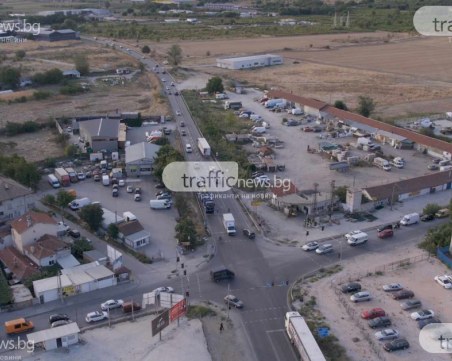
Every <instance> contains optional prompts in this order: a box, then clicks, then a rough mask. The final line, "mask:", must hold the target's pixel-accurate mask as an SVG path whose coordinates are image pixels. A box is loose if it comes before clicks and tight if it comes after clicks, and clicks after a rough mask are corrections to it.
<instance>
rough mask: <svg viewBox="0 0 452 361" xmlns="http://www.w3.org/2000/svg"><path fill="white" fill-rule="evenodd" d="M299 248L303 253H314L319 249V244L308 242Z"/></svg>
mask: <svg viewBox="0 0 452 361" xmlns="http://www.w3.org/2000/svg"><path fill="white" fill-rule="evenodd" d="M301 248H302V249H303V251H315V250H316V249H317V248H319V243H318V242H314V241H312V242H308V243H306V244H304V245H303V247H301Z"/></svg>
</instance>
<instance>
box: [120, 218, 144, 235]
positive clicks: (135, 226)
mask: <svg viewBox="0 0 452 361" xmlns="http://www.w3.org/2000/svg"><path fill="white" fill-rule="evenodd" d="M118 230H119V233H122V234H123V235H124V236H125V237H127V236H130V235H131V234H134V233H138V232H141V231H142V230H144V228H143V226H142V225H141V223H140V222H139V221H138V220H133V221H130V222H124V223H120V224H118Z"/></svg>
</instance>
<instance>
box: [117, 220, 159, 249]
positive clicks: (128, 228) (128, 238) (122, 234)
mask: <svg viewBox="0 0 452 361" xmlns="http://www.w3.org/2000/svg"><path fill="white" fill-rule="evenodd" d="M118 231H119V234H118V237H119V239H121V240H122V241H123V242H124V243H125V245H126V246H127V247H130V248H132V249H137V248H140V247H144V246H146V245H148V244H149V243H151V234H150V233H149V232H148V231H145V230H144V228H143V226H142V225H141V223H140V222H139V221H138V220H133V221H130V222H124V223H121V224H118Z"/></svg>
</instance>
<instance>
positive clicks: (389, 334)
mask: <svg viewBox="0 0 452 361" xmlns="http://www.w3.org/2000/svg"><path fill="white" fill-rule="evenodd" d="M398 337H399V331H397V330H395V329H393V328H387V329H385V330H382V331H378V332H376V333H375V338H376V339H377V340H378V341H387V340H394V339H396V338H398Z"/></svg>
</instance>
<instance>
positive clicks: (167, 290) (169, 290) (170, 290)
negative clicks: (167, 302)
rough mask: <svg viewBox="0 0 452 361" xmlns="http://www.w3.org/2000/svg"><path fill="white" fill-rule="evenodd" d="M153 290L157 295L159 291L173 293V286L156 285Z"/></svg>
mask: <svg viewBox="0 0 452 361" xmlns="http://www.w3.org/2000/svg"><path fill="white" fill-rule="evenodd" d="M153 292H154V293H155V294H156V295H159V294H160V293H161V292H166V293H174V288H173V287H158V288H156V289H155V290H154V291H153Z"/></svg>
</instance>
